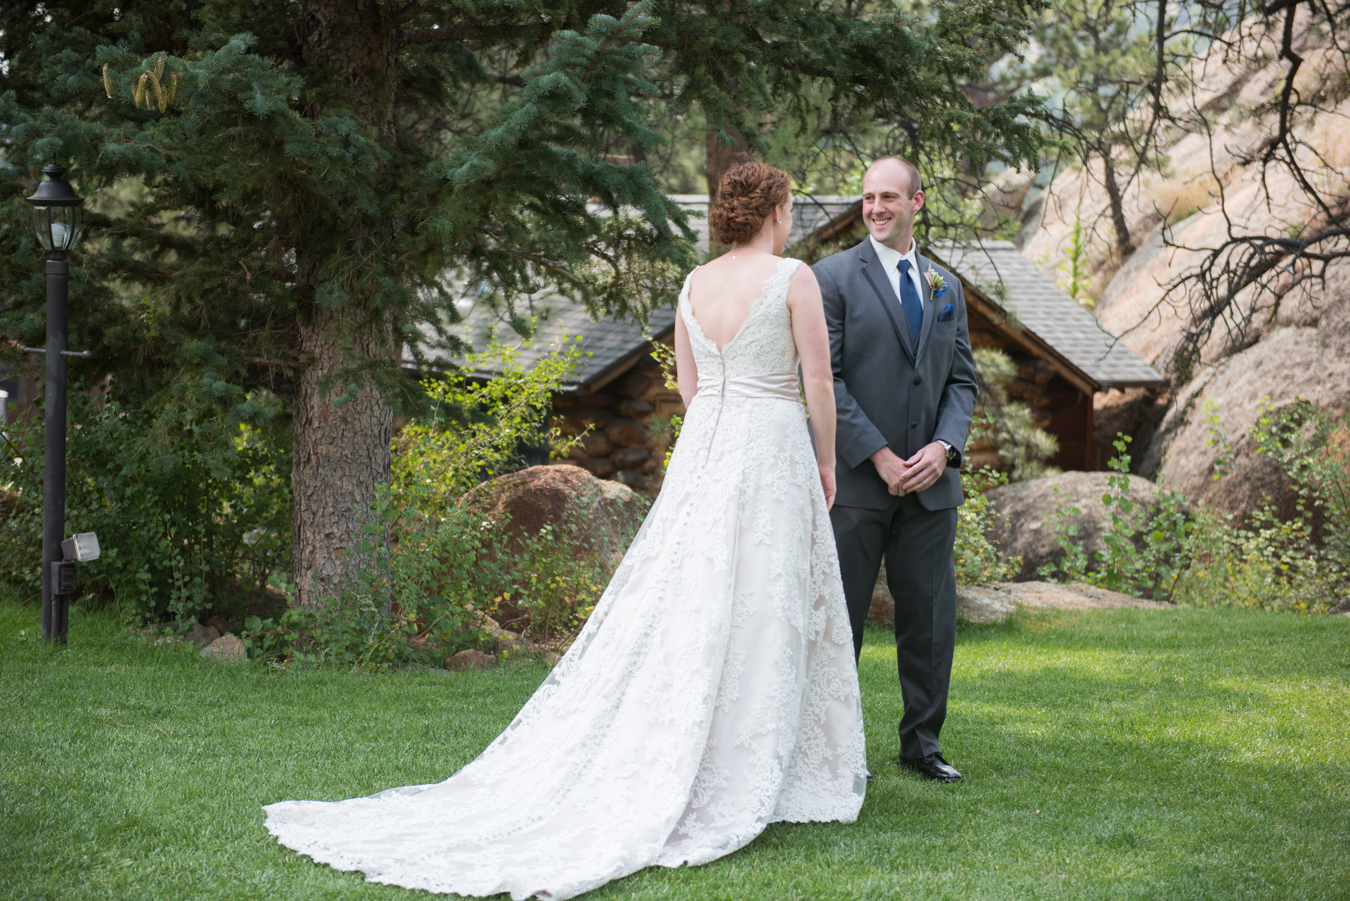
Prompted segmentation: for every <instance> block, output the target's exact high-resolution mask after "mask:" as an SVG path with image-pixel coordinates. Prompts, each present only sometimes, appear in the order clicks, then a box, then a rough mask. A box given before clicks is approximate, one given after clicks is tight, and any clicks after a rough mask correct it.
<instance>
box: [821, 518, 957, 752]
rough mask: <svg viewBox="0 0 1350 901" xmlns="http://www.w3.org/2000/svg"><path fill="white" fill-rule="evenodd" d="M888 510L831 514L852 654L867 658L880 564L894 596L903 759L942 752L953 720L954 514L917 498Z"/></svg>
mask: <svg viewBox="0 0 1350 901" xmlns="http://www.w3.org/2000/svg"><path fill="white" fill-rule="evenodd" d="M891 501H892V502H891V504H890V505H889V506H887V507H886V508H885V509H882V510H868V509H866V508H864V507H845V506H842V505H840V504H835V506H834V509H833V510H831V511H830V522H831V524H832V525H833V526H834V540H835V543H836V545H837V546H838V549H839V569H840V573H841V575H842V576H843V581H844V598H845V600H846V601H847V602H848V615H849V621H850V623H851V625H852V626H853V650H854V654H855V656H856V655H859V654H861V653H862V641H863V625H864V623H865V622H866V621H867V611H868V608H869V607H870V606H871V604H872V589H873V587H874V586H875V585H876V581H877V572H878V570H879V569H880V567H881V559H882V557H883V556H884V557H885V558H886V582H887V585H888V586H889V587H890V589H891V595H892V596H893V597H894V598H895V652H896V653H895V656H896V665H897V667H898V669H899V671H900V693H901V697H902V698H903V699H904V702H905V713H904V716H902V717H901V718H900V756H901V757H926V756H928V755H929V754H933V753H936V752H937V750H938V733H939V732H941V731H942V723H943V720H945V719H946V718H947V691H948V689H949V687H950V685H951V676H952V653H953V651H954V650H955V646H956V565H955V562H954V560H953V557H952V547H953V545H954V544H955V543H956V508H954V507H953V508H950V509H947V510H925V509H924V507H923V505H922V504H920V503H919V501H918V498H916V497H915V496H914V495H905V496H904V497H896V498H892V499H891Z"/></svg>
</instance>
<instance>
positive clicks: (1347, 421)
mask: <svg viewBox="0 0 1350 901" xmlns="http://www.w3.org/2000/svg"><path fill="white" fill-rule="evenodd" d="M1205 412H1206V413H1207V417H1206V422H1207V423H1208V424H1209V429H1210V432H1211V435H1212V439H1211V445H1212V446H1216V447H1218V448H1220V449H1221V450H1223V451H1225V452H1226V453H1223V454H1222V455H1221V457H1220V460H1221V462H1223V463H1229V464H1230V465H1227V466H1221V467H1216V474H1215V480H1216V481H1217V480H1218V479H1221V478H1224V477H1225V476H1226V474H1227V470H1228V469H1229V468H1230V466H1231V458H1232V452H1231V450H1230V449H1231V447H1232V443H1231V442H1230V441H1229V440H1228V439H1227V437H1226V436H1225V435H1224V434H1223V432H1222V430H1221V429H1220V428H1219V416H1218V408H1217V405H1215V404H1212V403H1208V404H1207V405H1206V407H1205ZM1249 437H1250V438H1251V439H1252V440H1253V443H1254V445H1255V447H1256V449H1257V451H1258V452H1259V453H1262V454H1265V455H1266V456H1268V457H1270V458H1271V459H1272V460H1274V461H1275V462H1276V463H1278V464H1279V465H1280V468H1281V469H1283V470H1284V472H1285V473H1286V474H1287V475H1288V476H1289V477H1290V479H1291V480H1292V481H1293V483H1294V486H1295V490H1296V491H1297V493H1298V502H1297V504H1296V505H1295V512H1294V516H1293V517H1292V518H1291V519H1289V520H1287V521H1282V520H1280V519H1279V518H1278V517H1277V516H1276V515H1275V513H1274V511H1273V510H1272V508H1271V507H1270V505H1269V504H1266V505H1265V506H1263V507H1262V509H1260V510H1259V511H1257V513H1256V514H1255V515H1254V516H1253V517H1252V518H1251V522H1250V523H1249V524H1247V525H1243V526H1237V525H1235V524H1234V519H1233V517H1232V516H1230V515H1226V514H1219V513H1215V512H1212V511H1201V513H1200V514H1199V515H1198V518H1199V522H1198V524H1197V527H1196V528H1195V530H1194V540H1193V545H1192V547H1191V561H1190V568H1189V571H1188V572H1187V574H1186V577H1185V578H1184V579H1183V580H1182V581H1181V584H1180V585H1179V587H1178V591H1177V599H1178V600H1179V601H1181V602H1183V603H1187V604H1194V605H1198V606H1212V605H1232V604H1238V605H1245V606H1257V607H1262V608H1265V609H1270V610H1294V611H1299V612H1313V611H1320V610H1324V609H1326V608H1327V607H1329V606H1331V605H1332V604H1334V603H1336V602H1337V601H1338V600H1339V599H1341V598H1343V597H1345V596H1346V595H1347V594H1350V409H1347V410H1346V411H1343V412H1341V413H1339V414H1337V413H1333V412H1330V411H1325V410H1319V409H1317V408H1316V407H1315V406H1313V405H1312V404H1311V403H1309V402H1308V401H1306V400H1303V399H1301V398H1300V399H1296V400H1295V401H1294V402H1293V404H1292V405H1290V407H1289V408H1287V409H1285V410H1283V411H1276V410H1275V409H1274V408H1273V407H1272V406H1271V404H1270V401H1269V399H1268V398H1267V399H1265V400H1263V402H1262V411H1261V415H1260V417H1259V418H1258V420H1257V422H1256V423H1255V425H1253V427H1252V429H1251V431H1250V434H1249Z"/></svg>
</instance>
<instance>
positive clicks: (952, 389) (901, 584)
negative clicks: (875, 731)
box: [813, 156, 977, 782]
mask: <svg viewBox="0 0 1350 901" xmlns="http://www.w3.org/2000/svg"><path fill="white" fill-rule="evenodd" d="M862 186H863V221H864V222H865V223H866V225H867V231H868V234H869V237H868V238H867V239H866V240H865V241H863V242H862V243H861V244H858V245H857V246H856V247H854V248H852V249H850V250H845V251H843V252H842V253H837V254H835V255H834V256H831V257H828V258H827V259H824V260H821V261H820V262H819V263H817V264H816V265H815V266H814V267H813V269H814V271H815V274H816V278H817V280H819V282H820V290H821V293H822V295H823V297H824V300H825V321H826V323H827V324H828V326H829V331H830V352H831V355H832V357H833V362H834V396H835V404H836V406H837V408H838V426H837V433H836V434H837V439H836V441H837V443H836V448H837V457H838V461H839V462H838V470H837V478H838V484H839V493H838V494H837V495H836V497H835V503H834V509H833V510H831V512H830V520H831V522H832V524H833V526H834V537H835V542H836V544H837V545H838V548H839V566H840V570H841V572H842V574H843V580H844V596H845V598H846V599H847V601H848V612H849V619H850V620H851V623H852V626H853V650H854V654H855V655H858V654H861V652H862V640H863V624H864V623H865V621H866V619H867V611H868V608H869V607H870V606H871V602H872V590H873V586H874V585H875V584H876V580H877V571H878V568H879V567H880V565H881V559H882V556H883V555H884V556H885V558H886V581H887V584H888V585H889V586H890V589H891V594H892V595H893V596H894V598H895V647H896V658H897V662H898V665H899V669H900V691H901V695H902V696H903V698H904V702H905V712H904V716H902V717H901V719H900V763H901V764H902V765H904V766H907V767H909V768H911V769H914V770H916V771H918V772H919V773H920V774H921V775H923V776H925V777H927V778H929V779H934V780H937V781H939V782H955V781H957V780H958V779H960V778H961V774H960V773H959V772H957V770H956V768H955V767H953V766H952V765H951V764H949V763H947V761H946V760H944V759H943V757H942V754H941V752H940V751H939V750H938V733H939V732H940V731H941V729H942V721H943V720H944V719H945V718H946V716H947V689H948V686H949V684H950V682H951V671H952V652H953V650H954V648H955V643H956V572H955V565H954V563H953V558H952V546H953V543H954V542H955V540H956V508H957V507H958V506H960V505H961V501H962V494H961V477H960V473H959V469H960V465H961V453H962V451H963V449H964V448H965V443H966V433H967V432H968V431H969V430H970V421H971V416H972V414H973V413H974V410H975V394H976V390H977V389H976V382H975V362H974V357H973V356H972V355H971V352H970V333H969V330H968V328H967V326H966V304H965V298H964V297H963V296H962V293H961V284H960V282H958V281H957V280H956V278H955V277H954V276H953V275H952V274H951V273H950V272H947V271H946V270H945V269H941V268H939V267H937V266H935V265H934V264H933V263H932V262H930V261H929V260H927V259H925V258H924V257H922V256H920V255H919V253H918V247H917V246H916V244H915V242H914V216H915V214H916V213H918V212H919V210H921V209H923V200H924V195H923V185H922V183H921V181H920V178H919V170H918V169H916V168H915V167H914V165H913V164H912V163H910V162H909V161H908V160H903V159H900V158H899V157H893V156H891V157H884V158H882V159H879V160H877V161H876V162H875V163H873V164H872V165H871V166H870V167H869V168H868V170H867V173H866V174H865V175H864V176H863V183H862Z"/></svg>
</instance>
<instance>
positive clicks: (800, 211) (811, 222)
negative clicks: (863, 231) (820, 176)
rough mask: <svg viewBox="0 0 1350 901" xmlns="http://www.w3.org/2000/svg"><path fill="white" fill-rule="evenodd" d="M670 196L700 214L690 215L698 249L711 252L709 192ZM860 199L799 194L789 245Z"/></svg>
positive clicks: (816, 229)
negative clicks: (696, 236)
mask: <svg viewBox="0 0 1350 901" xmlns="http://www.w3.org/2000/svg"><path fill="white" fill-rule="evenodd" d="M670 199H671V200H673V201H675V202H676V203H677V204H679V205H680V206H681V207H683V208H684V209H686V210H688V211H689V212H691V213H697V214H698V215H697V216H696V217H690V219H689V227H690V228H692V229H693V230H694V233H695V234H697V235H698V249H699V250H700V251H702V252H703V253H707V252H708V250H709V248H710V247H711V244H710V242H709V235H708V195H707V194H672V195H670ZM859 203H860V201H859V200H858V198H856V197H848V196H843V195H834V194H805V195H801V194H799V195H797V196H796V197H794V198H793V202H792V231H791V232H789V233H788V247H791V246H792V245H793V244H796V243H797V242H798V241H800V240H801V239H802V238H805V237H808V236H810V235H813V234H815V233H816V232H818V231H820V230H821V229H823V228H825V227H826V226H828V225H829V224H830V222H831V221H832V220H834V219H837V218H839V217H840V216H842V215H844V214H845V213H847V212H849V211H850V210H851V209H853V207H856V206H859Z"/></svg>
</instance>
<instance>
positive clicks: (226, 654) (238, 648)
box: [202, 635, 248, 662]
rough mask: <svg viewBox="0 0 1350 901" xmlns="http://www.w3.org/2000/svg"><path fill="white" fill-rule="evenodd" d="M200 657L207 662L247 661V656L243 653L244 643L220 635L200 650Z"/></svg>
mask: <svg viewBox="0 0 1350 901" xmlns="http://www.w3.org/2000/svg"><path fill="white" fill-rule="evenodd" d="M202 657H204V658H205V659H207V660H225V661H230V662H235V661H244V660H247V659H248V654H247V653H246V652H245V651H244V643H243V642H242V641H240V640H239V639H238V638H236V637H235V636H233V635H222V636H220V637H219V638H217V639H216V640H215V641H213V642H211V644H209V645H208V646H207V647H206V648H204V649H203V650H202Z"/></svg>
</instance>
